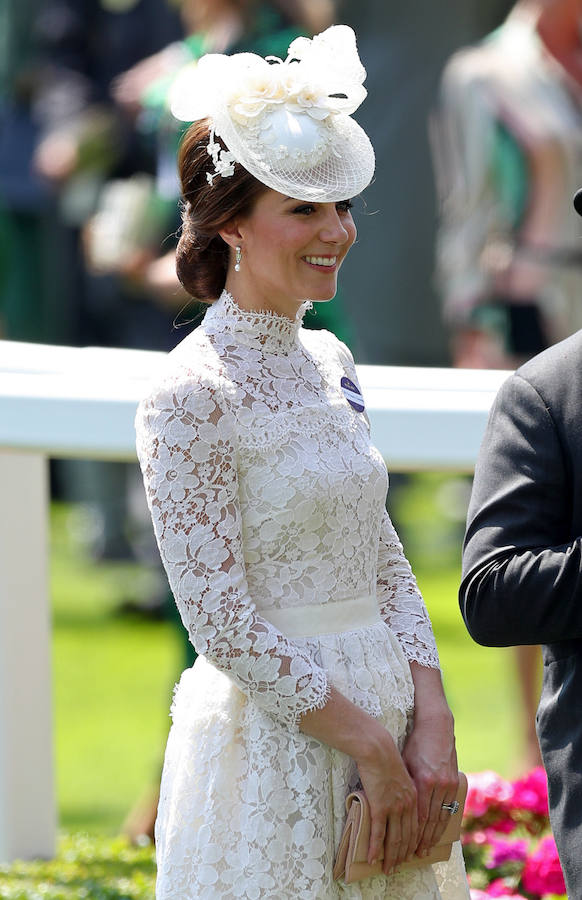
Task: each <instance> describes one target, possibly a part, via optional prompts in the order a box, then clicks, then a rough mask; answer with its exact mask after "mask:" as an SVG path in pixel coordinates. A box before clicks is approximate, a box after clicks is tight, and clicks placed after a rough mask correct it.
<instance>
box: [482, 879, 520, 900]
mask: <svg viewBox="0 0 582 900" xmlns="http://www.w3.org/2000/svg"><path fill="white" fill-rule="evenodd" d="M486 896H487V897H499V898H503V897H515V891H514V889H513V888H512V887H511V886H510V885H509V884H508V883H507V882H506V881H505V880H504V879H503V878H496V879H495V881H492V882H491V884H490V885H488V886H487V892H486Z"/></svg>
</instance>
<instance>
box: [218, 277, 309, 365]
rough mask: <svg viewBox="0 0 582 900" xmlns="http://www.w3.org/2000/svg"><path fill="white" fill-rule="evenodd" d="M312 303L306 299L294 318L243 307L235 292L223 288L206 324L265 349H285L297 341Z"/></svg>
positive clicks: (287, 349)
mask: <svg viewBox="0 0 582 900" xmlns="http://www.w3.org/2000/svg"><path fill="white" fill-rule="evenodd" d="M311 305H312V304H311V301H310V300H306V301H305V302H304V303H302V304H301V306H300V307H299V309H298V311H297V314H296V316H295V318H294V319H291V318H289V316H285V315H283V314H282V313H277V312H274V311H273V310H254V309H252V310H251V309H242V308H241V307H240V306H239V305H238V303H237V302H236V300H235V299H234V297H233V296H232V294H231V293H229V292H228V291H227V290H224V291H223V292H222V294H221V295H220V297H219V298H218V300H216V301H215V302H214V303H213V304H212V306H210V307H209V308H208V310H207V312H206V315H205V316H204V326H205V329H206V330H207V331H208V333H209V334H220V333H222V334H232V335H234V336H236V339H237V341H242V342H244V343H245V344H248V345H251V346H255V347H257V349H261V350H263V351H264V352H270V353H277V352H283V353H285V352H287V351H289V350H290V349H291V348H292V347H293V346H294V345H295V344H296V342H297V335H298V333H299V329H300V328H301V326H302V324H303V317H304V316H305V313H306V311H307V310H308V309H311Z"/></svg>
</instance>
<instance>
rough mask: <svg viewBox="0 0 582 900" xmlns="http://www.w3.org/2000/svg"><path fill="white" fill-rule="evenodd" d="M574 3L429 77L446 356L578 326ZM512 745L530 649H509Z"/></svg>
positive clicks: (526, 345) (581, 17) (547, 7)
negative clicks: (514, 699) (513, 680)
mask: <svg viewBox="0 0 582 900" xmlns="http://www.w3.org/2000/svg"><path fill="white" fill-rule="evenodd" d="M581 21H582V2H581V0H521V2H519V3H517V4H516V6H515V7H514V8H513V10H512V11H511V13H510V15H509V17H508V18H507V20H506V22H505V23H504V24H503V25H502V26H501V27H500V28H498V29H497V30H496V31H495V32H493V33H492V34H491V35H490V36H489V37H487V38H486V39H485V40H484V41H483V42H482V43H481V44H479V45H478V46H476V47H471V48H468V49H466V50H462V51H461V52H459V53H457V54H456V55H455V56H453V58H452V59H451V61H450V62H449V63H448V65H447V67H446V69H445V72H444V74H443V78H442V83H441V89H440V96H439V104H438V107H437V110H436V114H435V116H434V120H433V137H434V141H433V144H434V149H435V160H436V171H437V177H438V183H439V193H440V198H441V222H440V229H439V234H438V244H437V260H438V280H439V284H440V289H441V295H442V301H443V312H444V317H445V321H446V323H447V325H448V328H449V332H450V335H451V348H452V356H453V361H454V364H455V365H457V366H461V367H471V368H472V367H484V368H515V367H516V366H518V365H520V364H521V363H523V362H525V361H526V360H527V359H529V358H530V357H531V356H533V355H534V354H537V353H539V352H540V351H542V350H544V349H545V348H546V347H548V346H549V345H551V344H553V343H555V342H556V341H559V340H561V339H562V338H565V337H566V336H567V335H569V334H571V333H572V332H574V331H576V330H577V329H579V328H580V327H582V303H581V301H580V279H579V267H580V260H581V256H580V248H579V246H578V238H577V229H576V222H575V216H574V213H573V210H572V206H571V199H570V198H571V196H572V195H573V193H574V191H575V189H576V187H577V185H578V184H580V182H581V181H582V62H581V60H582V53H581V50H582V43H581V38H580V24H581ZM515 652H516V660H517V668H518V674H519V683H520V689H521V695H522V700H523V710H524V731H525V743H526V754H525V761H526V763H527V764H529V765H535V764H539V762H540V751H539V746H538V741H537V737H536V733H535V728H534V721H535V711H536V708H537V701H538V697H539V683H540V653H539V649H538V648H536V647H531V646H525V647H519V648H516V651H515Z"/></svg>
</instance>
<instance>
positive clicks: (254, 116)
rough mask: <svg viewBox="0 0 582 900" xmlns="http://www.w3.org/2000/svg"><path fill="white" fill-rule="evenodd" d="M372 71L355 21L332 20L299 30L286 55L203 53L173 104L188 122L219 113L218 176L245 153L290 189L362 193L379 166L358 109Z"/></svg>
mask: <svg viewBox="0 0 582 900" xmlns="http://www.w3.org/2000/svg"><path fill="white" fill-rule="evenodd" d="M365 78H366V70H365V69H364V67H363V65H362V63H361V62H360V58H359V56H358V51H357V48H356V36H355V34H354V32H353V30H352V29H351V28H349V27H348V26H347V25H333V26H332V27H331V28H328V29H327V30H326V31H324V32H322V33H321V34H318V35H317V36H316V37H314V38H313V39H309V38H304V37H300V38H296V40H294V41H293V42H292V43H291V45H290V46H289V51H288V56H287V58H286V59H285V60H281V59H278V58H277V57H273V56H268V57H267V58H266V59H263V58H262V57H261V56H257V55H256V54H254V53H238V54H235V55H233V56H225V55H222V54H208V55H207V56H203V57H202V59H200V60H199V62H198V63H197V64H196V63H192V64H191V65H189V66H187V67H186V68H185V69H183V70H182V72H181V73H180V74H179V75H178V77H177V79H176V81H175V82H174V85H173V87H172V89H171V93H170V108H171V110H172V113H173V115H174V116H175V117H176V118H177V119H181V120H182V121H183V122H194V121H196V120H198V119H203V118H207V117H208V118H209V119H210V120H211V123H212V133H211V137H210V141H209V144H208V153H209V156H210V157H211V160H209V170H208V174H207V178H208V181H209V182H210V183H211V184H212V182H213V180H214V178H217V177H221V178H228V177H229V176H230V175H232V174H233V173H234V167H235V165H236V164H237V163H239V164H240V165H241V166H243V167H244V168H245V169H246V170H247V171H248V172H250V174H251V175H254V177H255V178H257V179H258V180H259V181H261V182H262V183H263V184H265V185H266V186H267V187H270V188H272V189H273V190H275V191H279V192H280V193H282V194H285V195H286V196H289V197H292V198H294V199H297V200H305V201H311V202H321V203H323V202H332V203H336V202H337V201H339V200H346V199H348V198H349V197H353V196H354V195H355V194H359V193H360V191H362V190H363V189H364V188H365V187H366V186H367V185H368V184H369V183H370V181H371V180H372V176H373V174H374V150H373V148H372V145H371V143H370V140H369V138H368V136H367V135H366V133H365V131H364V130H363V129H362V128H361V127H360V125H358V123H357V122H356V121H355V120H354V119H352V117H351V114H352V113H353V112H355V111H356V109H357V108H358V107H359V106H360V104H361V102H362V101H363V100H364V98H365V97H366V94H367V92H366V89H365V88H364V86H363V82H364V80H365ZM215 135H217V136H219V137H220V138H221V139H222V141H223V143H224V144H225V145H226V147H227V148H228V149H227V150H224V149H223V148H222V147H221V145H220V144H219V143H218V142H216V140H215Z"/></svg>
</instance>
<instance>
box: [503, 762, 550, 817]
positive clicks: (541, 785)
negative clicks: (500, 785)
mask: <svg viewBox="0 0 582 900" xmlns="http://www.w3.org/2000/svg"><path fill="white" fill-rule="evenodd" d="M510 803H511V808H512V809H515V810H527V811H528V812H531V813H534V814H535V815H537V816H547V815H548V779H547V777H546V773H545V771H544V770H543V769H542V768H541V766H540V767H538V768H537V769H532V771H531V772H529V773H528V774H527V775H526V776H525V777H524V778H520V779H518V780H517V781H514V782H513V796H512V797H511V801H510Z"/></svg>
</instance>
